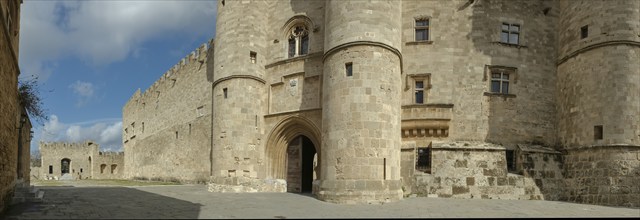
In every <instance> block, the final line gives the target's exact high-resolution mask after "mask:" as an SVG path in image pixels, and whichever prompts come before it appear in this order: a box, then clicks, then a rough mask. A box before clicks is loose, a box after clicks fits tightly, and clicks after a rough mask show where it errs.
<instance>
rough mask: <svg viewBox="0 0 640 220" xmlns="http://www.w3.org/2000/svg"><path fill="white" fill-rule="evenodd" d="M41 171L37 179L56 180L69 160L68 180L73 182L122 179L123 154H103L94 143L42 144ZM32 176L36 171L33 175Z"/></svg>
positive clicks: (40, 149)
mask: <svg viewBox="0 0 640 220" xmlns="http://www.w3.org/2000/svg"><path fill="white" fill-rule="evenodd" d="M39 151H40V156H41V165H42V166H41V167H32V170H36V171H37V173H35V174H34V175H36V177H38V178H39V179H45V180H57V179H60V178H61V177H62V175H63V173H62V161H63V160H66V159H68V161H69V162H70V163H69V166H68V167H69V170H68V176H69V177H71V178H72V179H122V178H123V176H124V175H123V174H124V170H125V164H124V152H103V151H100V146H99V145H98V144H96V143H95V142H93V141H85V142H80V143H65V142H40V144H39ZM32 172H33V171H32Z"/></svg>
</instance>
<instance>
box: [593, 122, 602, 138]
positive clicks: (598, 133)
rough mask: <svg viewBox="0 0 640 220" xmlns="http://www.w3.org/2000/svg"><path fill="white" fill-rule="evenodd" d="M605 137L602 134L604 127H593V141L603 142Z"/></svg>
mask: <svg viewBox="0 0 640 220" xmlns="http://www.w3.org/2000/svg"><path fill="white" fill-rule="evenodd" d="M603 136H604V135H603V134H602V125H596V126H593V139H595V140H602V138H603Z"/></svg>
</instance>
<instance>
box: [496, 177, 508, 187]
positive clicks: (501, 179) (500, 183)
mask: <svg viewBox="0 0 640 220" xmlns="http://www.w3.org/2000/svg"><path fill="white" fill-rule="evenodd" d="M507 183H508V181H507V178H505V177H498V178H497V185H498V186H504V185H507Z"/></svg>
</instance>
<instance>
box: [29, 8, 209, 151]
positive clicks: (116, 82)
mask: <svg viewBox="0 0 640 220" xmlns="http://www.w3.org/2000/svg"><path fill="white" fill-rule="evenodd" d="M215 16H216V1H215V0H209V1H205V0H180V1H169V0H146V1H134V0H112V1H68V0H67V1H53V0H47V1H42V0H41V1H33V0H32V1H30V0H25V1H24V3H23V4H22V8H21V18H20V52H19V53H20V54H19V59H20V60H19V63H20V71H21V75H20V78H21V79H28V78H30V77H34V76H37V77H38V81H39V83H40V88H41V92H40V95H41V96H42V98H43V100H44V107H45V109H47V113H48V115H49V120H48V121H46V122H45V123H44V125H40V124H37V123H36V122H35V120H33V119H32V123H33V124H34V128H33V131H34V137H33V139H32V142H31V150H32V151H34V150H37V149H38V142H39V141H71V142H82V141H84V140H93V141H96V142H97V143H99V144H100V145H101V149H102V150H115V151H119V150H121V149H122V140H121V139H122V107H123V106H124V104H125V103H126V102H127V101H128V100H129V98H130V97H131V95H132V94H133V93H134V92H135V91H136V90H137V89H138V88H140V89H142V90H144V89H146V88H147V87H149V86H150V85H151V84H153V82H155V81H156V80H157V79H159V78H160V76H161V75H162V74H163V73H164V72H166V71H167V70H168V69H169V68H171V67H172V66H173V65H175V64H176V63H178V62H179V60H180V59H182V58H183V57H185V56H187V55H188V54H189V53H190V52H191V51H193V50H194V49H196V48H197V47H198V46H200V45H202V44H203V43H205V42H207V41H208V40H209V39H211V38H213V37H214V33H215Z"/></svg>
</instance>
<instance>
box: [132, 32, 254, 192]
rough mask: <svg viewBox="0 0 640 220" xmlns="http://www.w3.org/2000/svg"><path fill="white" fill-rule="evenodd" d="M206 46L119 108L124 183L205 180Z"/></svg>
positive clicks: (208, 88)
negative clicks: (125, 181)
mask: <svg viewBox="0 0 640 220" xmlns="http://www.w3.org/2000/svg"><path fill="white" fill-rule="evenodd" d="M210 43H212V42H210ZM208 46H209V45H207V44H204V45H202V46H200V47H199V48H197V49H196V50H195V51H194V52H192V53H191V54H189V55H188V56H187V57H185V58H184V59H182V60H181V61H180V63H178V64H176V65H175V66H173V67H172V68H171V69H169V70H168V71H167V72H166V73H165V74H163V75H162V76H161V77H160V79H159V80H158V81H156V82H155V83H154V84H153V85H152V86H151V87H149V88H148V89H146V90H145V91H144V92H140V90H138V91H136V92H135V93H134V95H133V96H132V97H131V99H130V100H129V101H128V102H127V104H126V105H125V106H124V107H123V109H122V111H123V112H122V114H123V129H124V131H123V132H122V133H123V142H124V151H125V152H126V154H125V156H124V163H125V164H126V166H125V169H124V177H125V178H129V179H131V178H133V179H153V180H167V181H180V182H204V181H205V180H206V179H208V178H209V176H210V164H211V159H210V153H211V111H212V106H211V100H212V99H211V83H210V82H209V81H208V77H207V67H208V66H209V65H208V64H206V63H205V61H206V60H207V54H208V53H207V50H208ZM247 53H248V52H247Z"/></svg>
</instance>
